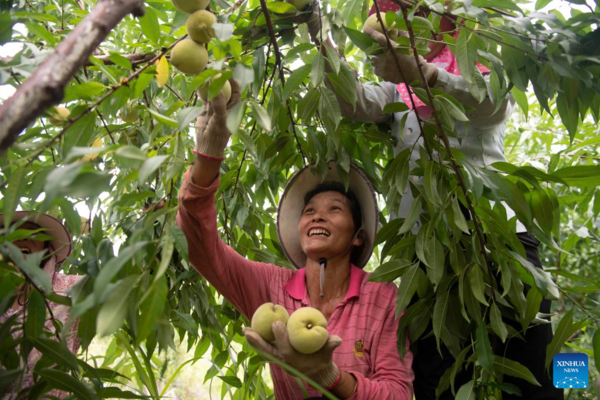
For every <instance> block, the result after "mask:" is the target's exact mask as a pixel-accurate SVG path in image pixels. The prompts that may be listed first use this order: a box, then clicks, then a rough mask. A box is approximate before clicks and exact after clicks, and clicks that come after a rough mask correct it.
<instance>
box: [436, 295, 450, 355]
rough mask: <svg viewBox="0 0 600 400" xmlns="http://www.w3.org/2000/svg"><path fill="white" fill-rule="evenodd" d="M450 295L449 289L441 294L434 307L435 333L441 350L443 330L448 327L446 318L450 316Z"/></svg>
mask: <svg viewBox="0 0 600 400" xmlns="http://www.w3.org/2000/svg"><path fill="white" fill-rule="evenodd" d="M449 296H450V292H449V291H446V292H444V293H443V294H441V295H439V296H438V298H437V299H436V301H435V306H434V307H433V333H434V334H435V340H436V343H437V348H438V351H441V350H440V338H441V337H442V330H443V329H446V330H447V329H448V326H447V325H446V318H447V316H448V309H449V308H450V302H449V301H448V298H449Z"/></svg>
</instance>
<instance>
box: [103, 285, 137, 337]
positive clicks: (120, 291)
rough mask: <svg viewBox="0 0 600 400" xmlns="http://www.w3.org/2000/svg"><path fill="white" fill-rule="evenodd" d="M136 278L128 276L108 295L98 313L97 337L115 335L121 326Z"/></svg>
mask: <svg viewBox="0 0 600 400" xmlns="http://www.w3.org/2000/svg"><path fill="white" fill-rule="evenodd" d="M136 280H137V276H135V275H130V276H128V277H127V278H125V279H123V280H122V281H120V282H119V283H118V284H117V286H116V287H115V288H114V289H113V291H112V292H111V293H110V294H109V295H108V297H107V298H106V301H105V302H104V304H102V307H101V308H100V312H98V319H97V320H96V330H97V332H98V335H100V336H106V335H110V334H113V333H115V332H116V331H118V330H119V328H121V326H122V325H123V320H124V319H125V314H126V313H127V306H128V299H129V294H130V293H131V291H132V290H133V288H134V287H135V285H134V283H135V281H136Z"/></svg>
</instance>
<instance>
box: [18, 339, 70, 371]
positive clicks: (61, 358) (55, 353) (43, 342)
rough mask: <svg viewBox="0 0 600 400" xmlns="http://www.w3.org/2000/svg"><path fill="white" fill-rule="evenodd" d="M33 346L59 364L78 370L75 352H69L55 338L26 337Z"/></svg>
mask: <svg viewBox="0 0 600 400" xmlns="http://www.w3.org/2000/svg"><path fill="white" fill-rule="evenodd" d="M28 340H29V341H30V342H31V343H32V344H33V346H34V347H35V348H36V349H38V350H39V351H41V352H42V354H44V355H45V356H47V357H48V358H50V359H51V360H52V361H54V362H55V363H57V364H59V365H63V366H65V367H68V368H70V369H71V370H73V371H79V362H78V360H77V357H76V356H75V354H73V353H71V351H70V350H69V348H68V347H67V346H65V345H64V344H62V343H60V342H57V341H56V340H52V339H46V338H43V337H39V338H37V339H33V338H28Z"/></svg>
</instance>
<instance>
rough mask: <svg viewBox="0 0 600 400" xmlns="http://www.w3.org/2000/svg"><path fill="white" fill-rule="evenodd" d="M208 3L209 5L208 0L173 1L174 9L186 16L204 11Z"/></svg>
mask: <svg viewBox="0 0 600 400" xmlns="http://www.w3.org/2000/svg"><path fill="white" fill-rule="evenodd" d="M208 3H210V0H173V5H174V6H175V8H177V9H178V10H181V11H183V12H186V13H188V14H192V13H194V12H196V11H198V10H204V9H205V8H206V7H207V6H208Z"/></svg>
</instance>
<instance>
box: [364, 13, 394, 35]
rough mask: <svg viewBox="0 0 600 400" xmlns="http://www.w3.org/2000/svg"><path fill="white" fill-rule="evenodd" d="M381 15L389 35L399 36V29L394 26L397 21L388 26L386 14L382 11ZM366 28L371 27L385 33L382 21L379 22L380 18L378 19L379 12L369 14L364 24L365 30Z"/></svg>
mask: <svg viewBox="0 0 600 400" xmlns="http://www.w3.org/2000/svg"><path fill="white" fill-rule="evenodd" d="M380 15H381V20H382V21H383V26H385V29H386V30H387V33H388V36H389V37H390V39H396V38H397V37H398V29H395V28H394V25H396V23H395V22H394V23H393V24H392V25H391V26H388V24H387V22H386V21H385V14H383V13H382V14H380ZM365 28H371V29H373V30H375V31H377V32H379V33H383V29H381V23H379V19H377V13H375V14H372V15H371V16H369V18H367V20H366V21H365V24H364V25H363V32H364V31H365Z"/></svg>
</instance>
